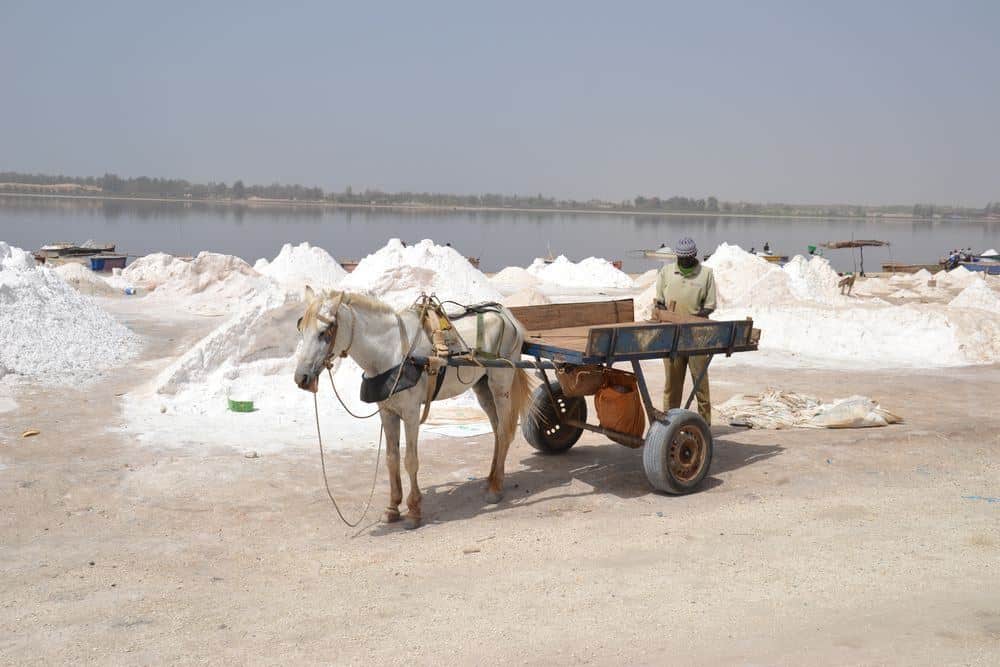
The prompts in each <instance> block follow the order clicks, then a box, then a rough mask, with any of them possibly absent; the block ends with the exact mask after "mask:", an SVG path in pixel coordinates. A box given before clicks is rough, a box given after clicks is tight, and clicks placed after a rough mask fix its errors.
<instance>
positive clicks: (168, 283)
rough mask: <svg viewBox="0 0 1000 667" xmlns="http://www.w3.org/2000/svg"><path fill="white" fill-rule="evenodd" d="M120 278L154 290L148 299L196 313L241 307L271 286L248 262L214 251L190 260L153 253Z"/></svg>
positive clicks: (123, 272) (140, 260)
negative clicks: (247, 300)
mask: <svg viewBox="0 0 1000 667" xmlns="http://www.w3.org/2000/svg"><path fill="white" fill-rule="evenodd" d="M121 278H122V279H124V280H125V281H128V282H130V283H132V284H133V285H136V286H139V287H142V288H145V289H148V290H152V292H151V294H150V295H149V296H148V297H146V298H147V299H150V300H152V301H154V302H156V301H161V302H169V305H171V306H175V305H176V306H183V307H184V308H186V309H188V310H191V311H195V312H204V311H206V310H209V311H213V312H218V311H234V310H238V309H239V308H241V307H242V305H243V303H244V302H245V300H246V299H249V298H252V297H253V296H255V295H256V294H258V293H259V292H261V291H263V290H266V289H268V284H267V279H265V278H264V277H262V276H261V275H260V274H259V273H257V272H256V271H255V270H254V269H253V267H251V266H250V265H249V264H247V263H246V262H245V261H243V260H242V259H240V258H239V257H235V256H233V255H221V254H218V253H214V252H202V253H199V254H198V256H197V257H196V258H194V259H193V260H190V261H188V260H183V259H179V258H177V257H174V256H172V255H167V254H164V253H153V254H151V255H146V256H145V257H141V258H139V259H137V260H136V261H135V262H133V263H132V264H130V265H129V266H128V267H126V268H125V270H124V271H122V273H121ZM165 305H166V304H165Z"/></svg>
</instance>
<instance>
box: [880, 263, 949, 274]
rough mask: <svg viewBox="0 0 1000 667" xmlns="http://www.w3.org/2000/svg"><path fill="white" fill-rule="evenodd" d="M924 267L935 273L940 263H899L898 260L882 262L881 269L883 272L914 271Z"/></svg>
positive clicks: (938, 269) (939, 268) (939, 267)
mask: <svg viewBox="0 0 1000 667" xmlns="http://www.w3.org/2000/svg"><path fill="white" fill-rule="evenodd" d="M921 269H924V270H926V271H930V272H931V273H937V272H938V271H940V270H941V264H940V263H938V264H900V263H898V262H884V263H883V264H882V271H883V272H885V273H916V272H917V271H920V270H921Z"/></svg>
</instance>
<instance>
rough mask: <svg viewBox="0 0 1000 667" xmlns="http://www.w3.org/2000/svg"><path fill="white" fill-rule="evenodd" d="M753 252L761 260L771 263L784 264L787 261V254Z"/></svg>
mask: <svg viewBox="0 0 1000 667" xmlns="http://www.w3.org/2000/svg"><path fill="white" fill-rule="evenodd" d="M754 254H755V255H757V256H758V257H760V258H761V259H763V260H766V261H768V262H771V264H784V263H785V262H787V261H788V255H772V254H771V253H765V252H757V253H754Z"/></svg>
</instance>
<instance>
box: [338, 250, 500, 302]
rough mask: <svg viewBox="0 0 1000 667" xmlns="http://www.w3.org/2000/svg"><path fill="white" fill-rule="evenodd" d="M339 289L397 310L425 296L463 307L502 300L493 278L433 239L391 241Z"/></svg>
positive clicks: (356, 270) (362, 261)
mask: <svg viewBox="0 0 1000 667" xmlns="http://www.w3.org/2000/svg"><path fill="white" fill-rule="evenodd" d="M339 287H340V289H344V290H353V291H359V292H365V293H368V294H371V295H373V296H377V297H379V298H381V299H382V300H384V301H386V302H387V303H388V304H389V305H391V306H393V307H394V308H405V307H406V306H409V305H410V304H412V303H413V302H414V301H415V300H416V299H417V298H418V297H419V296H420V295H421V293H426V294H435V295H437V297H438V299H441V300H442V301H445V300H451V301H456V302H458V303H461V304H472V303H480V302H483V301H500V300H501V298H502V295H501V294H500V292H499V291H497V289H496V287H494V286H493V285H492V284H491V283H490V280H489V278H487V277H486V276H485V275H484V274H483V273H482V272H481V271H479V269H477V268H476V267H474V266H472V264H470V263H469V260H468V259H466V258H465V257H463V256H462V255H461V254H459V252H458V251H457V250H455V249H454V248H451V247H449V246H439V245H435V244H434V242H433V241H431V240H429V239H424V240H423V241H421V242H420V243H417V244H416V245H412V246H404V245H403V244H402V242H401V241H400V240H399V239H391V240H390V241H389V242H388V243H387V244H386V245H385V247H384V248H382V249H380V250H378V251H377V252H375V253H373V254H371V255H368V256H367V257H365V258H364V259H362V260H361V261H360V262H359V263H358V266H357V267H356V268H355V269H354V271H352V272H351V273H349V274H348V275H347V277H346V278H344V279H343V281H341V283H340V286H339Z"/></svg>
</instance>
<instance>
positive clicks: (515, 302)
mask: <svg viewBox="0 0 1000 667" xmlns="http://www.w3.org/2000/svg"><path fill="white" fill-rule="evenodd" d="M501 303H503V305H505V306H541V305H544V304H547V303H552V301H551V300H550V299H549V298H548V297H547V296H545V295H544V294H542V293H541V292H539V291H538V290H536V289H535V288H533V287H525V288H524V289H522V290H519V291H517V292H514V293H513V294H511V295H510V296H506V297H504V298H503V300H502V301H501Z"/></svg>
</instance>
